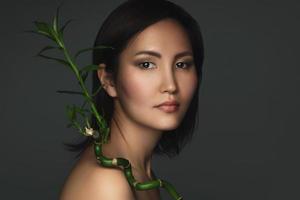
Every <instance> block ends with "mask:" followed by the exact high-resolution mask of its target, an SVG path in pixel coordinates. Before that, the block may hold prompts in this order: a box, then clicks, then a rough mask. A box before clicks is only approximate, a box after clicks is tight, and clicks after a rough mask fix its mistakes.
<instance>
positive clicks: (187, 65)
mask: <svg viewBox="0 0 300 200" xmlns="http://www.w3.org/2000/svg"><path fill="white" fill-rule="evenodd" d="M176 65H177V66H178V67H179V68H183V69H185V68H189V67H190V66H191V65H193V61H189V62H178V63H176Z"/></svg>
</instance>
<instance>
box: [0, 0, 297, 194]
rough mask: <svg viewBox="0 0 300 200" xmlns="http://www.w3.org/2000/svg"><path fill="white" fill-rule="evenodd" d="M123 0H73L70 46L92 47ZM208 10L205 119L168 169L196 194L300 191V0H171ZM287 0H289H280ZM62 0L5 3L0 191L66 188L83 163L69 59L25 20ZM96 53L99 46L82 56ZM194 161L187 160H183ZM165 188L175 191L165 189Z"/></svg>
mask: <svg viewBox="0 0 300 200" xmlns="http://www.w3.org/2000/svg"><path fill="white" fill-rule="evenodd" d="M121 2H123V1H121V0H115V1H108V0H106V1H104V0H102V1H101V0H98V1H95V0H93V1H77V0H76V1H74V0H73V1H71V0H66V1H64V5H63V7H62V9H61V20H62V21H66V20H67V19H70V18H75V19H77V21H74V22H73V23H71V24H70V26H69V27H68V28H67V30H66V44H67V46H68V48H69V49H71V50H72V51H73V52H74V51H75V50H77V49H80V48H85V47H91V46H92V44H93V41H94V38H95V36H96V33H97V31H98V29H99V27H100V25H101V23H102V21H103V20H104V18H105V17H106V16H107V15H108V14H109V13H110V12H111V11H112V10H113V9H114V8H115V7H116V6H118V5H119V4H120V3H121ZM174 2H176V3H178V4H179V5H181V6H182V7H184V8H185V9H186V10H187V11H188V12H190V13H191V15H193V16H194V17H195V18H196V19H197V21H198V22H199V24H200V26H201V28H202V31H203V36H204V42H205V50H206V52H205V62H204V79H203V84H202V86H201V92H200V110H199V111H200V124H199V128H198V129H197V131H196V132H195V137H194V139H193V141H192V142H191V143H190V144H188V145H187V146H186V148H185V149H184V150H183V152H182V154H181V155H180V156H179V157H177V158H175V159H172V160H169V159H168V158H155V160H154V163H153V165H154V169H155V171H156V173H157V174H158V176H159V177H161V178H163V179H166V180H169V181H170V182H171V183H173V184H174V186H175V187H176V189H177V190H178V192H179V193H180V194H182V195H183V196H184V197H185V198H184V199H188V200H197V199H201V200H213V199H218V200H219V199H220V200H254V199H255V200H263V199H264V200H265V199H268V200H277V199H278V200H279V199H299V196H300V195H299V193H298V192H297V191H298V188H299V181H298V178H299V173H298V169H299V162H298V160H299V156H298V152H299V151H298V148H297V147H298V139H299V136H298V134H299V125H298V124H297V122H298V121H299V114H298V113H299V87H298V85H299V79H300V78H299V60H298V58H297V55H298V54H299V49H298V48H299V24H298V23H299V22H298V21H299V8H300V4H299V3H298V2H296V1H294V2H293V1H271V0H260V1H253V0H251V1H250V0H248V1H234V0H227V1H217V0H200V1H192V0H185V1H179V0H177V1H174ZM283 2H284V3H283ZM59 3H60V1H58V0H55V1H53V0H52V1H46V0H40V1H38V0H31V1H30V0H23V1H8V0H6V1H2V3H1V18H0V20H1V21H0V22H1V37H0V38H1V60H0V63H1V67H0V70H1V71H0V73H1V84H0V89H1V99H0V102H1V104H0V105H1V106H0V117H1V122H0V123H1V147H0V148H1V167H0V177H1V178H0V188H1V189H0V190H1V193H0V196H1V199H44V200H46V199H49V200H50V199H58V193H59V190H60V188H61V187H62V184H63V182H64V179H65V178H66V176H67V174H68V173H69V171H70V170H71V168H72V165H73V164H74V163H75V160H74V159H73V154H71V153H69V152H67V151H65V150H64V149H63V146H62V142H63V141H64V142H72V141H76V139H77V136H78V135H77V133H74V131H73V130H71V129H67V128H66V127H65V125H66V124H67V118H66V115H65V112H64V106H65V105H66V104H69V103H81V99H80V98H79V97H77V96H65V95H59V94H57V93H55V91H56V90H61V89H77V83H76V82H75V78H74V77H73V74H71V73H70V71H69V69H66V68H64V67H63V66H61V65H57V64H56V63H55V62H52V61H47V60H44V59H41V58H38V57H34V55H35V54H36V53H37V52H38V51H39V50H40V49H41V48H42V47H44V46H45V45H47V44H51V42H50V41H48V40H46V39H45V38H43V37H39V36H37V35H30V34H24V33H22V31H24V30H29V29H32V28H33V24H32V21H34V20H37V19H38V20H44V21H49V20H51V19H52V17H53V15H54V13H55V9H56V7H57V6H58V5H59ZM79 63H82V64H87V63H90V54H85V55H83V56H82V57H81V59H80V62H79ZM184 163H187V165H184ZM162 194H163V197H164V198H163V199H170V198H169V197H168V195H166V193H165V192H164V190H162Z"/></svg>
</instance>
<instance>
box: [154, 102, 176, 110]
mask: <svg viewBox="0 0 300 200" xmlns="http://www.w3.org/2000/svg"><path fill="white" fill-rule="evenodd" d="M156 107H157V108H158V109H160V110H162V111H164V112H175V111H176V110H178V107H179V103H178V102H177V101H166V102H164V103H162V104H159V105H158V106H156Z"/></svg>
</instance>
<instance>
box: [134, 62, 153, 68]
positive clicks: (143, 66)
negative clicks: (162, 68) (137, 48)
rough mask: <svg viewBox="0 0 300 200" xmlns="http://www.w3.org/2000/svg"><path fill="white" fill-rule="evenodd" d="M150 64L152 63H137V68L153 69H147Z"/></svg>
mask: <svg viewBox="0 0 300 200" xmlns="http://www.w3.org/2000/svg"><path fill="white" fill-rule="evenodd" d="M151 64H153V63H152V62H141V63H138V66H139V67H141V68H142V69H151V68H153V67H149V66H150V65H151Z"/></svg>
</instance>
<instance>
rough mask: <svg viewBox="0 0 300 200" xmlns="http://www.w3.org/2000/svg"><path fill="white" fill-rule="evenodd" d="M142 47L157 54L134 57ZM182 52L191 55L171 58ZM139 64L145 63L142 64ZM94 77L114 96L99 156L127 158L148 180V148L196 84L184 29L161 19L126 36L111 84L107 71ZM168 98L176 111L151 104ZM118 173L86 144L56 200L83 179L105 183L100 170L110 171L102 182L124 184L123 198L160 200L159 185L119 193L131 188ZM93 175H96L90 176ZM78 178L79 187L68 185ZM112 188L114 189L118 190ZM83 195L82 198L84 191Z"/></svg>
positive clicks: (171, 124) (182, 109)
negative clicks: (97, 157)
mask: <svg viewBox="0 0 300 200" xmlns="http://www.w3.org/2000/svg"><path fill="white" fill-rule="evenodd" d="M145 50H147V51H148V50H149V51H150V50H151V51H155V52H157V53H159V54H160V55H161V57H160V58H159V57H156V56H153V55H149V54H140V55H137V56H136V55H135V54H136V53H138V52H140V51H145ZM181 52H190V54H187V55H184V56H180V57H178V58H175V55H176V54H178V53H181ZM143 62H146V63H144V64H143ZM148 62H149V63H148ZM182 62H183V63H182ZM185 62H191V64H190V65H189V64H184V63H185ZM100 66H101V67H106V66H105V64H100ZM98 77H99V81H101V83H102V84H103V85H105V86H104V89H105V91H106V92H107V93H108V95H109V96H110V97H112V98H113V102H114V105H115V110H114V113H113V118H112V121H111V127H110V129H111V133H110V141H109V142H108V143H107V144H104V145H103V154H104V155H106V156H107V157H124V158H126V159H128V160H129V161H130V162H131V165H132V172H133V175H134V177H135V178H136V180H137V181H139V182H144V181H148V180H151V179H153V171H152V169H151V159H152V152H153V150H154V148H155V146H156V144H157V143H158V141H159V139H160V138H161V136H162V134H163V132H164V131H167V130H172V129H175V128H177V127H178V126H179V124H180V122H181V121H182V119H183V117H184V115H185V113H186V111H187V109H188V107H189V105H190V102H191V100H192V97H193V94H194V92H195V89H196V87H197V84H198V79H197V75H196V69H195V65H194V63H193V55H192V48H191V45H190V42H189V39H188V36H187V34H186V32H185V30H184V28H183V27H182V26H181V25H180V24H178V23H177V22H176V21H175V20H173V19H164V20H161V21H159V22H157V23H155V24H153V25H151V26H149V27H147V28H146V29H144V30H143V31H142V32H141V33H138V34H137V35H136V36H135V37H133V38H131V40H130V41H129V43H128V45H127V47H126V48H125V50H124V51H123V52H122V53H121V55H120V65H119V73H118V76H117V82H116V83H114V82H113V80H112V78H111V75H110V74H109V73H107V72H106V71H105V70H103V69H100V70H98ZM168 100H177V101H178V102H179V104H180V105H179V108H178V110H177V111H176V112H172V113H166V112H164V111H161V110H159V109H158V108H156V107H155V106H157V105H158V104H161V103H163V102H165V101H168ZM87 172H89V173H87ZM120 172H121V170H118V169H104V167H101V166H99V165H98V164H96V162H95V156H94V154H93V149H92V146H90V147H88V148H87V149H86V150H85V152H84V154H83V155H82V157H81V159H80V161H79V162H78V163H77V165H76V166H75V168H74V169H73V172H72V173H71V175H70V176H69V180H68V182H69V183H68V182H67V183H66V184H65V188H68V187H69V189H65V190H64V192H62V194H63V195H62V196H63V197H64V198H61V200H68V199H71V198H68V197H69V196H71V194H72V193H71V192H67V191H74V192H75V191H76V192H75V193H78V194H77V195H75V196H76V197H78V196H80V195H79V193H80V191H82V190H83V189H79V187H82V183H85V184H86V185H89V187H92V188H93V187H95V186H94V185H98V186H99V184H100V185H101V184H102V185H105V183H103V182H104V181H103V180H104V179H105V178H104V177H105V175H103V174H110V176H107V177H110V178H107V180H114V181H115V182H114V183H112V185H113V184H118V185H122V186H123V189H122V190H121V191H119V192H120V193H122V192H123V198H120V199H124V198H125V196H127V197H128V199H134V198H135V199H139V200H147V199H152V200H153V199H159V189H156V190H149V191H134V190H132V188H131V193H130V194H129V193H126V192H124V191H126V190H127V191H130V188H129V187H128V186H126V179H125V176H124V175H123V174H122V173H120ZM99 174H101V175H99ZM98 176H99V178H98V179H97V178H95V177H98ZM92 177H94V178H92ZM111 177H114V178H113V179H112V178H111ZM89 178H90V180H91V179H92V180H93V181H90V180H89ZM79 180H80V182H81V186H79V185H80V184H77V185H76V184H74V183H73V182H79ZM101 180H102V182H101ZM71 182H72V183H71ZM68 184H69V185H70V186H68ZM127 185H129V184H128V183H127ZM103 187H104V186H103ZM75 188H76V189H75ZM99 188H101V187H100V186H99V187H98V191H99ZM83 191H84V193H85V194H90V192H87V191H86V190H83ZM106 191H107V189H106ZM113 191H114V193H116V191H117V192H118V190H113ZM92 192H93V194H91V197H92V196H93V195H94V196H95V193H101V192H97V190H96V189H95V191H92ZM102 193H103V191H102ZM73 194H74V193H73ZM99 195H101V194H99ZM75 196H73V198H74V199H79V198H75ZM133 196H134V198H133ZM84 197H85V198H87V196H86V195H85V196H84ZM93 198H94V197H93ZM99 199H101V198H99ZM107 199H108V198H107ZM115 199H116V200H117V198H115Z"/></svg>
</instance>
